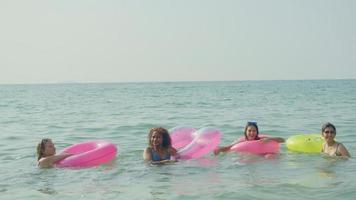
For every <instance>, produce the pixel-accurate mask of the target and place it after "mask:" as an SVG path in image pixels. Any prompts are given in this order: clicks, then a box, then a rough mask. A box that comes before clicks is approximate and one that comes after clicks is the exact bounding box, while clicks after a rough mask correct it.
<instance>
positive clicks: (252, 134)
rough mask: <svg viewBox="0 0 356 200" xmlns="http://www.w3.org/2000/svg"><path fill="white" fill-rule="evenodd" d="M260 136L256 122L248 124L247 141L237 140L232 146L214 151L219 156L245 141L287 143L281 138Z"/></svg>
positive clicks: (246, 127) (245, 132) (245, 133)
mask: <svg viewBox="0 0 356 200" xmlns="http://www.w3.org/2000/svg"><path fill="white" fill-rule="evenodd" d="M258 134H259V132H258V126H257V123H256V122H247V124H246V126H245V131H244V135H245V140H242V141H241V140H239V139H237V140H236V141H235V142H233V143H232V144H230V145H228V146H224V147H220V148H218V149H216V150H214V154H215V155H218V154H219V153H221V152H227V151H230V149H231V147H232V146H234V145H235V144H237V143H239V142H243V141H252V140H261V141H263V142H269V141H276V142H278V143H282V142H284V141H285V140H284V139H283V138H280V137H259V136H258Z"/></svg>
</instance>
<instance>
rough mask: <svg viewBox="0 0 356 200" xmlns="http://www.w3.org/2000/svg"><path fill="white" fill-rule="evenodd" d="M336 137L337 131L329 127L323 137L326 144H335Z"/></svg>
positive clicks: (324, 131)
mask: <svg viewBox="0 0 356 200" xmlns="http://www.w3.org/2000/svg"><path fill="white" fill-rule="evenodd" d="M335 135H336V131H335V129H334V128H332V127H327V128H325V129H324V130H323V132H322V136H323V137H324V139H325V141H326V142H333V141H334V138H335Z"/></svg>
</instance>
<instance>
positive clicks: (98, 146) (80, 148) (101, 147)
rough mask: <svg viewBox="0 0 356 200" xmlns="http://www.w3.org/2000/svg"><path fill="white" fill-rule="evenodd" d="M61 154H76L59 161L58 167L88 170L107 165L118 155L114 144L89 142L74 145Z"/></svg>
mask: <svg viewBox="0 0 356 200" xmlns="http://www.w3.org/2000/svg"><path fill="white" fill-rule="evenodd" d="M60 153H71V154H74V155H72V156H70V157H68V158H65V159H63V160H61V161H59V162H58V163H57V164H56V166H57V167H74V168H77V167H78V168H87V167H94V166H97V165H100V164H104V163H107V162H109V161H111V160H113V159H114V158H115V156H116V153H117V148H116V146H115V145H114V144H112V143H110V142H106V141H89V142H82V143H78V144H74V145H72V146H70V147H67V148H65V149H63V150H62V151H61V152H60Z"/></svg>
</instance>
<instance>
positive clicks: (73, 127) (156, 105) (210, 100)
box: [0, 80, 356, 200]
mask: <svg viewBox="0 0 356 200" xmlns="http://www.w3.org/2000/svg"><path fill="white" fill-rule="evenodd" d="M355 111H356V80H315V81H312V80H307V81H231V82H169V83H106V84H104V83H103V84H48V85H45V84H44V85H0V199H26V200H31V199H36V200H38V199H86V200H94V199H180V200H184V199H204V200H206V199H240V200H243V199H264V200H275V199H308V200H310V199H323V200H328V199H330V200H331V199H333V200H334V199H352V198H354V197H355V196H356V190H355V188H356V181H355V180H356V162H355V158H351V159H349V160H346V161H345V160H340V159H331V158H326V157H324V156H322V155H320V154H300V153H293V152H289V151H287V150H286V147H285V145H284V144H283V145H282V146H281V154H280V156H279V157H278V158H276V159H264V158H260V157H251V156H245V155H240V154H236V153H228V154H221V155H219V156H217V157H214V156H213V155H208V156H207V157H205V158H202V159H197V160H188V161H180V162H177V163H174V164H169V165H158V166H157V165H149V164H146V163H144V162H143V160H142V151H143V149H144V148H145V147H146V146H147V134H148V130H149V129H150V128H152V127H156V126H162V127H165V128H167V129H170V128H173V127H175V126H178V125H190V126H193V127H195V128H202V127H206V126H210V127H215V128H218V129H219V130H220V131H221V132H222V133H223V137H222V141H221V145H227V144H230V143H231V142H232V141H233V140H235V139H236V138H237V137H240V136H241V135H242V134H243V128H244V125H245V124H246V122H247V121H256V122H257V123H258V125H259V128H260V132H261V133H265V134H269V135H273V136H279V137H283V138H288V137H289V136H292V135H295V134H301V133H320V128H321V125H322V124H323V123H325V122H332V123H334V124H335V125H336V128H337V136H336V137H337V140H338V141H340V142H342V143H343V144H344V145H345V146H346V147H347V148H348V150H349V151H350V153H351V155H353V156H356V136H355V130H356V112H355ZM42 138H52V139H53V141H54V143H55V145H56V147H57V151H59V150H61V149H63V148H64V147H67V146H69V145H72V144H74V143H78V142H83V141H88V140H96V139H103V140H108V141H111V142H113V143H114V144H116V145H117V146H118V149H119V152H118V155H117V157H116V159H115V160H114V161H113V162H111V163H109V164H107V165H102V166H99V167H95V168H89V169H80V170H73V169H57V168H52V169H38V168H37V163H36V145H37V143H38V142H39V141H40V140H41V139H42Z"/></svg>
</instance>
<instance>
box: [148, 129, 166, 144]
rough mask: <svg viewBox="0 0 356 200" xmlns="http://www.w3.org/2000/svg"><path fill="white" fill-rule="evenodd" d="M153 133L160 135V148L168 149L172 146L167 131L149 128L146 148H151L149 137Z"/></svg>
mask: <svg viewBox="0 0 356 200" xmlns="http://www.w3.org/2000/svg"><path fill="white" fill-rule="evenodd" d="M155 132H157V133H159V134H160V135H162V147H163V148H169V147H170V146H171V144H172V142H171V137H170V136H169V133H168V131H167V129H165V128H162V127H156V128H151V130H150V132H149V133H148V146H150V147H152V142H151V137H152V135H153V133H155Z"/></svg>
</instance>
